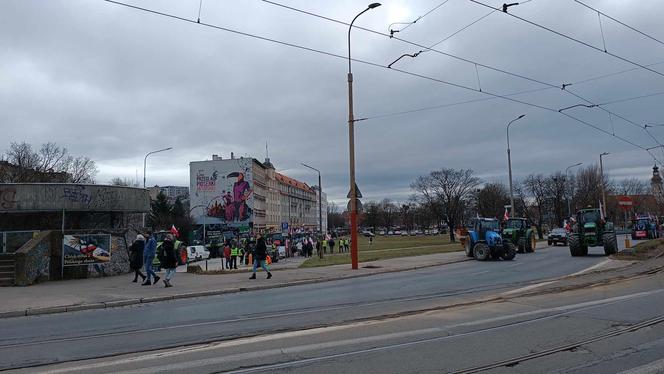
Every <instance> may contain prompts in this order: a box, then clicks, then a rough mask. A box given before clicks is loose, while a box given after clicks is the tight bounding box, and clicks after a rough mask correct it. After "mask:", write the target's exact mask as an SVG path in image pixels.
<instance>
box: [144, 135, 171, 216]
mask: <svg viewBox="0 0 664 374" xmlns="http://www.w3.org/2000/svg"><path fill="white" fill-rule="evenodd" d="M171 149H173V147H168V148H164V149H158V150H156V151H152V152H148V154H146V155H145V158H144V159H143V188H145V170H146V168H147V162H148V156H150V155H152V154H155V153H159V152H164V151H170V150H171ZM143 227H145V213H143Z"/></svg>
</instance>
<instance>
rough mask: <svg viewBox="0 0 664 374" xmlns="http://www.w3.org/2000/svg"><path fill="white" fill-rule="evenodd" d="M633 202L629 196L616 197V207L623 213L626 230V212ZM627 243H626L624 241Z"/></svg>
mask: <svg viewBox="0 0 664 374" xmlns="http://www.w3.org/2000/svg"><path fill="white" fill-rule="evenodd" d="M633 205H634V201H633V200H632V198H631V197H629V196H618V206H620V209H622V210H623V212H625V229H627V212H629V211H630V210H631V209H632V206H633ZM625 243H627V241H625Z"/></svg>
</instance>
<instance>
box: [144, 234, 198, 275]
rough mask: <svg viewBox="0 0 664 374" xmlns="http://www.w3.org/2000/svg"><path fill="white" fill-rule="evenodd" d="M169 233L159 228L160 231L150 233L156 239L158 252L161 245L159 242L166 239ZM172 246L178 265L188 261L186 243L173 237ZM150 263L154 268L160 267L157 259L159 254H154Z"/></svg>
mask: <svg viewBox="0 0 664 374" xmlns="http://www.w3.org/2000/svg"><path fill="white" fill-rule="evenodd" d="M169 233H170V231H166V230H161V231H155V232H154V233H153V234H152V235H154V238H155V240H156V241H157V253H159V247H161V244H162V243H163V242H164V239H166V235H167V234H169ZM173 248H175V254H176V256H177V258H178V265H185V264H187V263H188V262H189V259H188V254H187V245H186V244H185V243H184V242H183V241H181V240H180V239H178V238H175V242H174V243H173ZM152 265H153V266H154V267H155V269H161V262H160V261H159V256H154V260H152Z"/></svg>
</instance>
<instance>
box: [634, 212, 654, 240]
mask: <svg viewBox="0 0 664 374" xmlns="http://www.w3.org/2000/svg"><path fill="white" fill-rule="evenodd" d="M657 237H659V232H658V230H657V222H656V220H655V219H654V218H651V217H650V216H642V217H637V218H636V219H633V220H632V239H633V240H638V239H656V238H657Z"/></svg>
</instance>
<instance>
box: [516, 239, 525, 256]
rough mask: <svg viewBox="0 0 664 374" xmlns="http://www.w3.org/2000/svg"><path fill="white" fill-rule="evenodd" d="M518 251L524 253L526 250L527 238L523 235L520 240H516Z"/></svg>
mask: <svg viewBox="0 0 664 374" xmlns="http://www.w3.org/2000/svg"><path fill="white" fill-rule="evenodd" d="M516 247H517V249H516V252H517V253H524V252H525V251H526V238H525V237H521V238H519V240H518V241H517V242H516Z"/></svg>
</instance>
